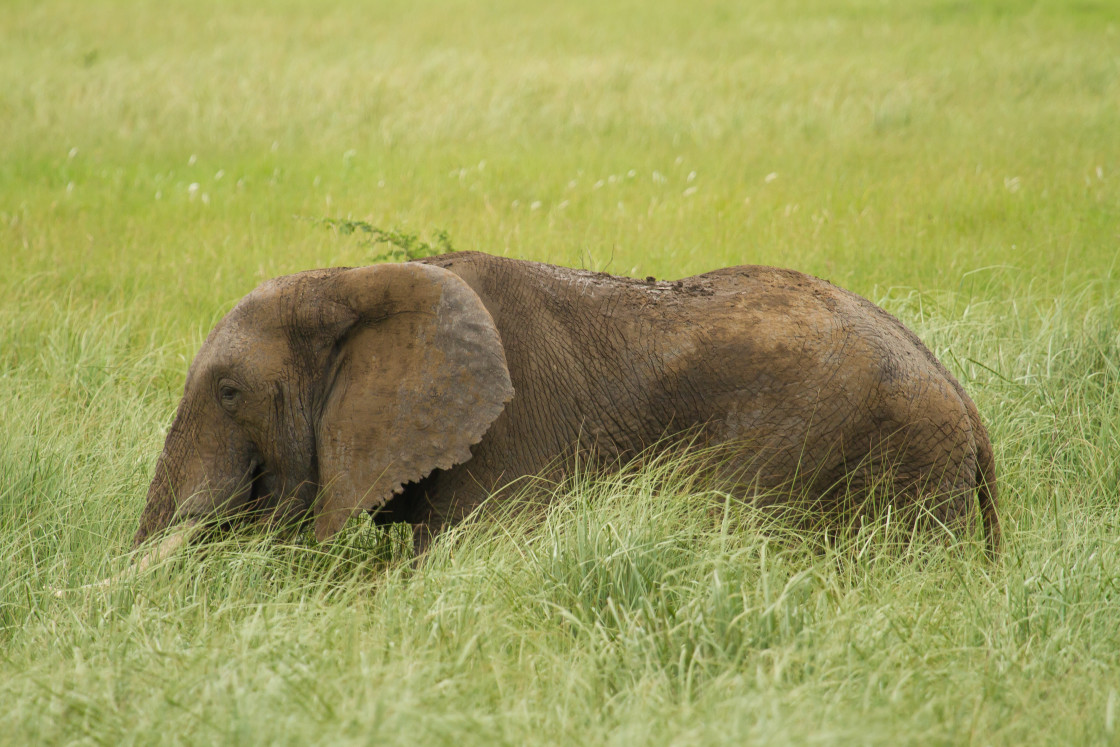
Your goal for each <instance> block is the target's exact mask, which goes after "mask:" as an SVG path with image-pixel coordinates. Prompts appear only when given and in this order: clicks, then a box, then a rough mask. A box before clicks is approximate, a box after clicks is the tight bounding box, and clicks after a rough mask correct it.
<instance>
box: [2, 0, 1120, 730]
mask: <svg viewBox="0 0 1120 747" xmlns="http://www.w3.org/2000/svg"><path fill="white" fill-rule="evenodd" d="M1118 34H1120V19H1118V17H1117V16H1116V14H1115V13H1114V12H1113V11H1112V10H1111V8H1110V6H1109V5H1108V4H1106V3H1100V4H1093V3H1082V4H1079V5H1076V6H1069V5H1067V4H1064V3H1056V2H1026V1H1025V0H1024V1H1022V2H1019V1H1016V0H1002V1H996V0H990V1H989V2H982V3H973V4H959V3H947V2H940V1H936V2H935V1H934V0H929V1H923V2H913V3H881V2H862V1H860V0H851V1H850V2H839V0H833V1H832V2H826V1H825V0H798V1H797V2H792V3H776V2H759V3H752V4H749V5H747V6H746V7H740V6H739V5H737V4H733V3H724V2H718V1H716V0H713V1H711V2H702V3H690V4H687V5H683V4H674V3H661V2H655V3H640V4H639V3H632V2H627V1H626V0H611V1H610V2H597V3H584V2H579V3H568V4H564V5H562V6H557V7H548V8H544V7H541V8H534V7H531V6H528V5H525V4H522V3H513V2H500V1H499V0H490V1H488V2H483V1H482V0H472V1H470V2H468V1H467V0H462V1H461V2H450V3H427V2H421V3H403V2H402V3H396V2H388V3H378V4H376V5H375V6H369V5H368V4H362V3H342V4H316V3H310V2H309V3H296V2H285V3H270V4H264V3H254V2H243V3H236V4H230V3H214V2H199V1H198V0H194V1H193V2H190V3H186V2H163V3H154V2H129V3H125V2H112V1H110V0H102V1H99V2H91V3H85V2H83V3H76V2H46V3H39V2H26V1H23V0H17V1H16V2H10V3H8V4H7V5H6V7H5V12H4V13H0V38H2V39H3V40H4V43H3V44H0V142H3V144H4V145H3V148H2V149H0V424H2V426H0V559H2V560H0V652H2V655H0V704H3V705H2V706H0V734H2V735H3V737H0V741H11V742H14V743H30V742H35V741H41V742H65V743H74V742H80V743H118V742H124V743H130V742H137V743H183V742H188V743H193V742H213V741H221V742H233V741H238V742H246V741H253V742H265V741H268V742H276V743H293V744H296V743H298V744H304V743H309V742H316V743H332V744H336V743H347V742H353V743H368V742H370V741H384V742H393V743H396V742H406V741H407V742H421V743H451V742H454V743H456V744H469V743H480V744H482V743H486V744H489V743H493V742H495V741H499V742H507V743H525V742H534V743H557V742H580V743H583V742H591V743H619V744H621V743H626V744H629V743H634V742H651V743H664V742H678V743H709V742H711V743H718V742H724V743H742V742H744V741H748V742H749V741H754V742H768V743H797V744H802V743H806V742H826V743H837V742H840V743H850V742H857V743H876V744H879V743H881V744H896V743H898V742H911V743H913V742H918V743H953V744H959V743H963V742H976V743H999V744H1021V743H1032V742H1033V743H1047V744H1050V743H1094V742H1095V743H1110V742H1117V741H1120V737H1118V736H1117V729H1118V728H1120V725H1118V724H1117V718H1118V717H1120V714H1118V709H1120V694H1118V691H1120V679H1118V677H1117V675H1116V671H1117V666H1118V665H1120V640H1118V633H1117V630H1118V627H1117V625H1116V620H1117V619H1118V616H1120V615H1118V613H1120V599H1118V596H1120V544H1118V541H1117V537H1118V535H1120V526H1118V521H1117V505H1118V501H1120V331H1118V330H1120V325H1118V321H1120V297H1118V292H1117V270H1118V268H1117V256H1118V255H1120V252H1118V250H1120V234H1118V233H1117V231H1118V228H1117V227H1118V226H1120V186H1118V185H1120V182H1118V181H1117V174H1118V173H1120V140H1118V139H1117V138H1116V136H1115V133H1116V132H1120V106H1118V105H1117V102H1118V101H1120V63H1118V58H1117V55H1116V52H1115V50H1116V40H1117V38H1120V36H1118ZM323 219H341V220H350V221H364V222H366V223H368V224H370V225H372V226H377V227H379V228H382V229H385V230H387V231H388V230H393V231H400V232H405V233H409V234H414V235H417V236H419V237H420V239H421V240H423V241H427V242H429V243H437V240H438V238H437V237H438V236H439V232H440V231H446V232H447V235H448V236H449V237H450V241H451V242H452V244H453V245H454V246H455V247H456V248H458V249H481V250H485V251H490V252H493V253H497V254H508V255H510V256H519V257H527V258H532V259H539V260H546V261H553V262H559V263H563V264H570V265H575V266H584V267H591V268H594V269H601V270H609V271H612V272H617V273H623V274H634V275H642V276H644V275H656V276H658V277H668V278H675V277H681V276H684V275H688V274H692V273H696V272H702V271H704V270H708V269H712V268H715V267H719V266H723V265H728V264H739V263H764V264H777V265H783V266H790V267H795V268H797V269H801V270H805V271H808V272H812V273H814V274H817V275H820V276H823V277H826V278H829V279H831V280H833V281H834V282H836V283H838V284H841V285H844V286H846V287H849V288H851V289H853V290H855V291H857V292H860V293H863V294H864V295H866V296H868V297H869V298H871V299H872V300H874V301H876V302H878V303H880V304H882V305H883V306H885V307H886V308H887V309H888V310H890V311H892V312H893V313H895V314H896V315H898V316H899V317H900V318H902V319H903V320H904V321H905V322H906V323H907V324H908V325H909V326H910V327H911V328H913V329H914V330H915V331H916V332H917V333H918V334H919V335H920V336H921V337H922V338H923V340H925V341H926V342H927V344H928V345H929V346H930V347H931V349H933V350H934V351H935V353H936V354H937V355H938V356H939V357H940V358H941V360H943V361H944V362H945V363H946V365H948V366H949V368H950V369H951V370H952V371H953V372H954V373H955V374H956V375H957V376H958V377H959V378H960V379H961V381H962V383H964V385H965V386H966V388H967V389H968V390H969V391H970V393H971V394H972V395H973V397H974V399H975V400H976V401H977V403H978V405H979V407H980V410H981V412H982V414H983V415H984V417H985V420H986V422H987V423H988V425H989V428H990V431H991V434H992V440H993V442H994V445H995V449H996V457H997V467H998V471H999V477H1000V490H1001V505H1002V517H1003V521H1004V528H1005V539H1006V543H1005V550H1004V554H1003V556H1002V558H1001V559H1000V560H999V561H998V562H996V563H994V564H993V563H989V562H987V561H985V560H984V559H983V557H982V554H981V553H979V552H976V551H975V548H973V547H971V546H970V545H968V544H967V543H965V544H962V545H961V546H959V547H953V548H944V547H941V546H929V547H926V546H921V545H917V546H913V547H911V548H909V549H908V550H907V551H905V552H902V553H900V552H899V551H898V549H897V548H896V547H895V546H894V545H892V544H891V543H889V542H887V541H885V540H884V537H885V536H886V535H887V534H888V533H889V532H888V529H889V528H888V527H885V526H883V525H875V524H872V525H870V526H867V527H864V529H863V531H862V532H861V533H856V534H854V535H853V536H851V537H848V538H846V539H845V540H843V541H841V542H839V543H835V544H831V545H822V544H821V543H819V542H816V541H815V540H814V538H812V537H808V536H799V535H797V534H796V533H794V532H792V531H791V530H790V529H789V528H788V527H780V526H779V527H764V526H761V525H760V522H761V519H759V518H758V517H752V516H750V515H749V513H747V514H743V513H732V512H726V513H725V512H721V511H720V510H717V509H714V508H713V506H714V505H716V503H717V502H714V501H713V500H711V498H712V496H710V495H705V493H704V489H703V487H702V486H699V485H697V484H696V483H695V482H694V481H693V479H692V478H693V476H692V473H691V472H690V471H689V470H688V468H687V463H682V462H676V461H672V460H669V461H665V462H659V463H655V464H653V465H651V466H649V467H648V468H647V469H646V470H644V471H638V472H629V473H624V474H621V475H615V476H607V477H605V478H603V479H600V480H598V481H596V480H583V481H576V482H574V483H572V484H571V485H569V486H567V488H566V489H565V490H564V491H562V492H563V494H562V495H560V496H558V499H557V502H556V504H555V506H554V508H553V509H552V511H551V512H550V513H549V515H548V516H547V518H546V519H544V520H543V522H542V523H538V524H536V525H525V524H523V523H519V522H516V521H513V520H509V521H505V522H502V523H499V524H494V523H489V524H487V523H477V524H473V525H468V526H465V527H463V528H461V529H460V530H458V531H456V532H454V533H453V534H452V535H450V536H448V537H446V538H444V539H443V540H441V541H440V542H439V543H437V545H436V546H435V548H434V550H433V551H432V553H431V554H430V555H429V556H428V557H427V558H426V559H425V561H424V563H423V564H421V565H420V566H419V567H413V566H412V565H411V564H410V563H409V562H408V558H407V555H408V553H407V551H406V550H405V549H404V548H405V545H406V544H407V543H406V542H405V541H404V539H405V538H404V536H403V535H402V534H401V533H399V532H397V533H394V532H387V533H385V532H377V531H373V530H372V529H371V528H370V527H368V526H366V525H363V524H361V523H356V524H355V525H354V526H352V527H350V528H349V529H348V531H347V532H346V534H345V535H344V536H343V537H341V538H340V539H339V540H338V541H337V542H334V543H331V544H328V545H316V544H314V543H312V542H310V541H308V540H306V539H304V538H300V537H279V538H275V537H262V536H257V535H254V534H251V533H244V534H238V535H234V536H231V537H227V538H225V539H224V540H222V541H221V542H218V543H216V544H213V545H209V546H206V547H202V548H192V549H190V550H189V551H187V552H185V553H182V554H181V555H180V556H177V557H175V558H172V559H170V560H168V561H166V562H164V563H162V564H160V565H159V566H158V567H156V568H154V569H153V570H151V571H150V572H148V573H146V574H143V575H141V576H136V577H129V578H128V579H127V580H125V581H123V582H122V583H121V584H119V585H117V586H115V587H112V588H110V589H108V590H87V591H77V592H72V593H70V594H67V595H65V596H63V597H61V598H56V597H55V596H53V595H52V594H51V593H50V589H51V588H54V587H67V588H70V587H78V586H80V585H82V584H85V583H88V582H90V581H93V580H95V579H98V578H101V577H104V576H106V575H108V574H110V573H114V572H117V571H120V570H122V569H124V568H126V567H127V564H128V558H127V555H126V553H127V550H128V546H129V541H130V538H131V535H132V532H133V531H134V529H135V524H136V521H137V519H138V516H139V512H140V509H141V506H142V502H143V496H144V491H145V489H146V486H147V482H148V480H149V478H150V475H151V471H152V468H153V465H154V460H155V457H156V455H157V454H158V452H159V449H160V447H161V445H162V436H163V433H164V431H165V429H166V427H167V424H168V422H169V420H170V416H171V414H172V412H173V408H174V406H175V404H176V402H177V399H178V395H179V392H180V391H181V388H182V383H183V377H184V374H185V371H186V367H187V365H188V363H189V361H190V358H191V356H192V355H193V354H194V352H195V350H197V348H198V346H199V345H200V344H201V341H202V339H203V337H204V335H205V334H206V332H207V331H208V330H209V329H210V327H211V326H212V324H213V323H214V322H215V321H216V320H217V319H218V318H220V317H221V315H222V314H223V313H224V312H225V311H226V310H227V309H228V308H229V307H230V305H232V303H233V302H235V301H236V299H238V298H239V297H240V296H241V295H243V294H244V293H245V292H247V291H248V290H250V289H251V288H252V287H253V286H254V285H256V284H257V283H258V282H260V281H261V280H263V279H265V278H267V277H271V276H273V275H277V274H282V273H286V272H292V271H296V270H301V269H307V268H309V267H317V266H325V265H332V264H361V263H363V262H369V261H371V260H372V259H373V258H375V257H377V256H379V255H382V254H384V253H385V251H386V249H387V248H388V247H386V245H384V244H374V243H370V242H368V241H367V239H368V237H369V235H368V234H363V233H362V232H355V233H353V234H344V233H340V232H338V231H337V230H332V229H330V228H329V227H328V225H326V224H324V220H323ZM336 225H337V224H336Z"/></svg>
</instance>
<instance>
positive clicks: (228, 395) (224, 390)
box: [218, 382, 241, 410]
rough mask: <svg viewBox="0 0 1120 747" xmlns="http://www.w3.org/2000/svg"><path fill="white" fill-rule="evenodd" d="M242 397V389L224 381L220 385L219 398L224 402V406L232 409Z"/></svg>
mask: <svg viewBox="0 0 1120 747" xmlns="http://www.w3.org/2000/svg"><path fill="white" fill-rule="evenodd" d="M240 398H241V391H240V390H239V389H238V388H237V387H235V386H233V385H232V384H228V383H226V382H222V383H221V384H220V385H219V386H218V400H219V401H220V402H221V403H222V407H224V408H226V409H227V410H231V409H233V408H234V407H236V406H237V402H238V400H239V399H240Z"/></svg>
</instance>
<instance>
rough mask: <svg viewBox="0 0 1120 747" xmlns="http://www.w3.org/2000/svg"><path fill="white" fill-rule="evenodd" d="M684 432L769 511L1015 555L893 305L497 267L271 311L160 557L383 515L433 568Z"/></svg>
mask: <svg viewBox="0 0 1120 747" xmlns="http://www.w3.org/2000/svg"><path fill="white" fill-rule="evenodd" d="M681 435H683V436H685V437H686V439H687V440H689V441H690V442H692V443H695V442H699V443H701V444H704V445H707V446H713V447H715V453H716V454H718V456H719V462H718V466H717V467H716V468H715V472H714V474H715V475H716V476H717V477H718V478H719V479H721V480H722V481H724V483H725V484H726V486H727V487H729V488H730V489H731V490H732V492H735V493H738V494H740V495H743V496H752V497H754V498H756V499H757V501H756V502H761V503H762V504H764V505H765V504H767V503H768V502H769V503H770V504H771V505H773V504H775V503H776V504H788V503H791V502H794V501H796V500H804V501H806V503H805V504H804V505H805V506H806V507H807V509H808V510H810V511H812V512H814V513H815V514H816V515H818V516H819V517H820V518H821V519H828V518H832V517H833V516H834V515H836V514H842V513H846V512H849V511H851V510H853V507H855V508H854V510H857V511H858V510H860V506H861V505H863V504H864V503H865V502H866V504H867V505H868V506H870V505H881V503H883V502H888V503H890V504H891V505H892V506H894V507H895V508H896V509H898V510H901V511H902V512H903V513H904V514H910V515H913V516H915V517H919V520H920V522H921V523H922V524H923V525H926V526H930V525H943V526H945V527H948V528H949V529H953V530H956V529H961V528H964V527H966V526H967V525H968V523H969V522H970V521H972V520H973V519H975V517H976V516H977V509H979V511H980V515H981V516H982V518H983V520H984V523H985V525H986V528H987V531H988V534H989V539H990V541H991V543H992V547H993V549H994V548H995V547H997V546H998V542H999V522H998V518H997V515H996V485H995V472H994V467H993V463H992V450H991V445H990V443H989V441H988V436H987V433H986V431H985V429H984V426H983V425H982V424H981V422H980V418H979V415H978V414H977V411H976V407H975V406H974V405H973V403H972V401H971V399H969V397H968V395H967V394H966V393H965V392H964V390H963V389H962V388H961V386H960V385H959V384H958V383H957V381H956V380H955V379H954V378H953V376H952V375H951V374H950V373H949V372H948V371H947V370H945V368H944V367H943V366H942V365H941V364H940V363H939V362H938V361H937V360H936V358H935V357H934V356H933V354H932V353H930V352H929V350H928V349H927V348H926V347H925V346H924V345H923V344H922V343H921V342H920V341H919V340H918V338H917V337H915V336H914V335H913V334H912V333H911V332H909V331H908V330H907V329H906V328H905V327H904V326H903V325H902V324H901V323H900V322H898V321H897V320H896V319H894V318H893V317H891V316H890V315H889V314H887V313H886V312H884V311H882V310H881V309H879V308H878V307H876V306H874V305H873V304H871V303H870V302H868V301H866V300H864V299H862V298H860V297H859V296H856V295H854V294H852V293H849V292H847V291H844V290H841V289H839V288H836V287H835V286H833V285H831V284H829V283H827V282H824V281H821V280H818V279H816V278H812V277H809V276H806V275H803V274H800V273H797V272H793V271H790V270H780V269H774V268H769V267H753V266H749V267H737V268H729V269H725V270H718V271H716V272H711V273H708V274H705V275H700V276H696V277H692V278H687V279H684V280H678V281H675V282H654V281H653V280H652V279H650V280H647V281H641V280H635V279H630V278H620V277H614V276H610V275H606V274H602V273H592V272H586V271H580V270H570V269H566V268H561V267H554V266H551V265H545V264H539V263H535V262H526V261H520V260H512V259H505V258H499V257H492V256H489V255H485V254H480V253H459V254H451V255H446V256H442V257H436V258H432V259H428V260H424V261H423V262H421V263H408V264H405V265H384V266H376V267H371V268H360V269H356V270H348V269H345V268H342V269H335V270H320V271H312V272H308V273H301V274H299V275H293V276H288V277H285V278H278V279H276V280H273V281H269V282H268V283H266V284H264V285H262V286H261V287H260V288H258V289H257V290H256V291H254V292H253V293H251V294H250V295H249V296H247V297H246V298H245V299H244V300H243V301H242V302H241V303H240V304H239V305H238V306H237V308H235V309H234V310H233V311H232V312H231V313H230V314H229V315H228V316H227V317H226V318H225V319H224V320H223V321H222V322H221V323H220V324H219V325H218V326H217V327H215V329H214V331H213V332H212V333H211V335H210V337H209V338H208V339H207V342H206V344H205V345H204V346H203V349H202V350H201V351H200V352H199V354H198V356H197V357H196V359H195V362H194V363H193V364H192V367H191V373H190V376H189V377H188V381H187V387H186V392H185V394H184V398H183V403H182V404H181V405H180V408H179V413H178V415H177V417H176V421H175V423H174V424H173V425H172V428H171V432H170V433H169V434H168V438H167V445H166V446H165V449H164V453H163V455H162V456H161V459H160V463H159V464H158V465H157V469H156V475H155V477H154V479H153V482H152V487H151V488H150V490H149V499H148V506H147V508H146V509H145V512H144V516H143V518H142V520H141V526H140V529H139V531H138V532H137V535H136V540H135V541H136V543H137V544H139V543H140V542H142V541H143V540H144V539H145V538H146V537H148V536H149V535H150V534H152V533H153V532H156V531H159V530H161V529H163V528H165V527H167V526H168V525H169V524H170V523H172V522H173V521H177V520H190V521H194V520H198V519H204V518H212V517H221V516H226V515H230V514H231V513H234V512H250V513H256V514H258V515H259V514H265V515H268V516H271V517H272V518H273V519H274V520H275V519H283V520H291V519H295V520H298V519H300V518H302V517H306V516H308V515H310V516H311V517H312V518H313V519H314V521H315V527H316V532H317V534H318V535H319V536H320V537H321V538H322V537H326V536H329V535H330V534H332V533H333V532H335V531H337V529H338V528H339V527H340V526H341V525H342V523H343V522H344V521H345V520H346V518H347V517H348V516H351V515H353V514H354V513H356V512H358V511H361V510H376V516H377V518H378V520H381V521H406V522H408V523H410V524H412V525H413V527H414V529H415V530H416V536H417V540H418V545H419V546H420V547H421V548H422V547H423V546H424V545H425V544H426V541H427V539H428V538H430V537H431V536H433V535H434V534H436V533H438V532H439V531H440V530H441V529H442V528H444V527H445V526H447V525H449V524H453V523H455V522H457V521H459V520H460V519H462V518H463V517H464V516H466V515H468V514H469V513H471V512H472V511H474V510H475V509H476V508H478V507H479V506H480V505H481V504H482V503H483V502H484V501H486V500H487V498H488V497H489V496H491V495H492V494H494V491H496V490H498V489H500V488H502V487H503V486H506V485H509V484H511V483H514V482H515V481H517V480H518V479H519V478H522V477H525V476H529V475H539V474H549V473H555V472H557V471H562V470H563V469H564V468H565V467H566V466H567V465H568V463H569V462H570V460H571V459H572V458H573V457H574V456H575V455H577V454H579V455H581V458H582V459H584V460H585V462H586V460H590V461H591V462H592V463H593V464H599V465H611V464H618V463H620V462H623V461H625V460H627V458H629V457H632V456H636V455H638V454H639V453H641V452H643V451H644V450H646V449H648V448H650V447H652V446H655V445H656V444H664V443H671V442H673V437H674V436H681ZM515 492H516V491H508V492H506V493H500V494H499V495H500V496H508V495H514V494H515ZM868 498H872V499H873V500H871V501H867V499H868ZM499 500H501V498H500V499H499Z"/></svg>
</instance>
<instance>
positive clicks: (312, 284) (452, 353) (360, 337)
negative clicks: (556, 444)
mask: <svg viewBox="0 0 1120 747" xmlns="http://www.w3.org/2000/svg"><path fill="white" fill-rule="evenodd" d="M512 396H513V387H512V385H511V384H510V378H509V371H508V369H507V368H506V360H505V353H504V351H503V349H502V343H501V339H500V338H499V336H498V332H497V330H496V329H495V327H494V322H493V320H492V319H491V317H490V314H489V313H488V312H487V311H486V308H485V307H484V306H483V304H482V301H481V300H480V299H479V297H478V296H477V295H476V294H475V293H474V291H473V290H471V288H470V287H469V286H468V285H467V284H466V283H464V282H463V280H461V279H460V278H459V277H458V276H456V275H454V274H453V273H451V272H448V271H447V270H444V269H440V268H438V267H432V266H429V265H422V264H402V265H377V266H373V267H365V268H358V269H332V270H314V271H310V272H304V273H300V274H297V275H290V276H287V277H282V278H277V279H275V280H271V281H268V282H266V283H264V284H263V285H261V286H260V287H259V288H257V289H256V290H254V291H253V292H252V293H250V294H249V295H248V296H246V297H245V298H244V299H242V301H241V302H240V303H239V304H238V305H237V306H236V307H235V308H234V309H233V311H231V312H230V313H229V314H228V315H227V316H226V317H225V318H224V319H222V321H221V322H219V323H218V325H217V326H216V327H215V328H214V330H213V331H212V332H211V333H210V335H209V337H207V339H206V342H205V343H204V344H203V346H202V349H201V350H199V352H198V355H197V356H196V357H195V359H194V362H193V363H192V364H191V367H190V371H189V373H188V374H187V383H186V390H185V392H184V394H183V400H182V402H181V403H180V405H179V409H178V412H177V413H176V415H175V421H174V423H173V424H172V425H171V430H170V431H169V432H168V434H167V441H166V443H165V445H164V448H163V453H162V454H161V455H160V457H159V461H158V462H157V464H156V469H155V476H154V478H153V479H152V483H151V487H150V488H149V489H148V502H147V506H146V507H145V509H144V513H143V516H142V517H141V519H140V528H139V529H138V530H137V532H136V537H135V540H134V545H139V544H141V543H142V542H144V540H145V539H147V538H148V537H150V536H152V535H153V534H156V533H158V532H160V531H162V530H163V529H165V528H167V527H169V526H172V525H178V524H189V523H195V522H199V521H203V522H212V521H222V520H225V519H228V518H232V517H235V516H237V517H243V516H256V517H259V518H262V519H265V520H270V521H277V522H290V521H302V520H304V519H307V520H313V521H314V526H315V534H316V536H317V537H318V538H319V539H324V538H326V537H329V536H330V535H332V534H333V533H334V532H336V531H337V530H338V529H339V528H340V527H341V526H342V525H343V523H344V522H345V521H346V519H347V518H349V517H350V516H351V515H353V514H355V513H357V512H359V511H362V510H364V509H371V508H376V507H378V506H380V505H382V504H383V503H385V501H387V500H388V499H389V498H390V497H391V496H392V495H393V493H394V492H397V491H400V490H401V487H402V485H403V484H404V483H407V482H410V481H415V480H419V479H420V478H422V477H424V476H425V475H427V474H428V473H429V472H431V471H432V470H434V469H436V468H442V469H447V468H449V467H451V466H452V465H454V464H458V463H461V462H464V461H466V460H468V459H469V458H470V448H469V447H470V446H471V445H472V444H475V443H477V442H478V441H479V440H480V439H481V438H482V436H483V434H484V433H485V432H486V430H487V429H488V428H489V427H490V424H491V423H492V422H493V421H494V419H495V418H496V417H498V415H499V414H500V413H501V411H502V409H503V408H504V406H505V403H506V402H508V401H509V400H510V398H511V397H512Z"/></svg>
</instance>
